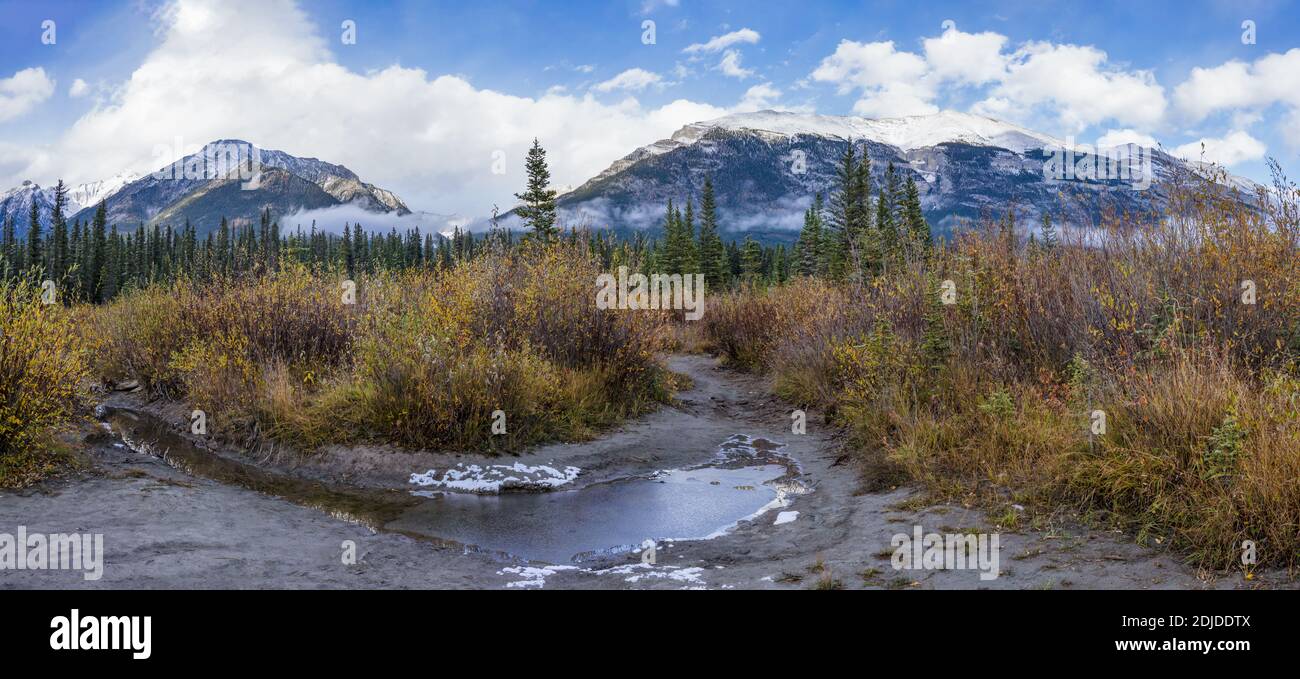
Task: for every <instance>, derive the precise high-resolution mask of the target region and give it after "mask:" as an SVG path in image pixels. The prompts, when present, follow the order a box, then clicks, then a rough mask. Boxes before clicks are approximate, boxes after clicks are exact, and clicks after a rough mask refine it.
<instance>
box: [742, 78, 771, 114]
mask: <svg viewBox="0 0 1300 679" xmlns="http://www.w3.org/2000/svg"><path fill="white" fill-rule="evenodd" d="M780 99H781V90H779V89H777V88H775V87H773V86H772V84H771V83H759V84H757V85H754V86H753V87H751V88H749V89H748V90H745V96H743V97H741V99H740V104H738V105H737V106H736V109H737V110H738V111H761V110H764V109H775V108H778V107H779V105H778V103H777V102H778V101H779V100H780Z"/></svg>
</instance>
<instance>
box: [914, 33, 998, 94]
mask: <svg viewBox="0 0 1300 679" xmlns="http://www.w3.org/2000/svg"><path fill="white" fill-rule="evenodd" d="M922 44H923V45H924V47H925V61H926V63H927V64H928V65H929V67H930V72H932V73H934V75H936V76H937V77H939V78H940V79H942V80H952V81H955V82H960V83H969V84H971V85H981V84H983V83H987V82H991V81H994V80H999V79H1001V78H1002V77H1003V76H1004V75H1005V74H1006V70H1007V58H1006V57H1005V56H1003V54H1002V48H1003V47H1004V46H1005V45H1006V44H1007V37H1006V36H1005V35H998V34H997V33H962V32H961V31H959V30H957V29H955V28H951V29H948V30H947V31H944V33H943V35H941V36H939V37H937V38H926V39H925V40H924V41H923V43H922Z"/></svg>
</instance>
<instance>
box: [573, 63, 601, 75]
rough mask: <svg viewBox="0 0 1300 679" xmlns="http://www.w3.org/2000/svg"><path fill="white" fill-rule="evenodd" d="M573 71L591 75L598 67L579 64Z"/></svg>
mask: <svg viewBox="0 0 1300 679" xmlns="http://www.w3.org/2000/svg"><path fill="white" fill-rule="evenodd" d="M573 70H575V71H577V72H579V73H591V72H592V71H594V70H596V66H595V65H594V64H579V65H577V66H574V67H573Z"/></svg>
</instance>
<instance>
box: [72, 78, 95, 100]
mask: <svg viewBox="0 0 1300 679" xmlns="http://www.w3.org/2000/svg"><path fill="white" fill-rule="evenodd" d="M89 91H90V85H87V84H86V81H85V80H82V79H81V78H77V79H76V80H73V81H72V86H70V87H69V88H68V96H69V97H72V98H74V99H75V98H77V97H84V96H85V95H86V93H87V92H89Z"/></svg>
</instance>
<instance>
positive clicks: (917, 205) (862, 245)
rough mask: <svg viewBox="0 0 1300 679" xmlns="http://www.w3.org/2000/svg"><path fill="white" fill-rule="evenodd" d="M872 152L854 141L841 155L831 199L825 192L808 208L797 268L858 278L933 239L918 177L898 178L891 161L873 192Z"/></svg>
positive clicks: (921, 252) (922, 252)
mask: <svg viewBox="0 0 1300 679" xmlns="http://www.w3.org/2000/svg"><path fill="white" fill-rule="evenodd" d="M871 194H872V187H871V158H870V157H868V156H867V155H866V153H865V152H863V154H862V156H861V159H859V158H858V156H857V154H856V152H855V151H854V148H853V146H852V145H850V146H849V148H848V149H847V150H846V151H845V152H844V154H843V155H842V156H841V157H840V163H839V168H838V170H837V171H836V186H835V191H834V192H833V193H832V194H831V197H830V200H829V205H828V204H827V201H825V200H824V199H823V197H822V195H821V194H818V195H817V196H816V198H815V199H814V200H813V204H812V206H811V207H809V208H808V211H807V212H806V213H804V225H803V230H802V231H800V233H799V241H798V242H797V243H796V244H795V248H794V249H795V252H794V259H795V260H796V261H797V264H796V267H795V269H796V272H797V273H799V274H802V275H805V276H824V277H828V278H833V279H836V280H846V279H848V280H860V279H861V278H862V277H864V276H865V277H870V276H874V275H879V274H880V273H882V272H884V271H885V270H887V269H889V268H890V267H893V266H897V265H899V264H901V263H903V262H906V261H910V260H914V259H918V258H923V257H925V256H926V254H927V253H928V252H929V250H930V247H931V245H932V244H933V241H932V237H931V235H930V225H929V224H928V223H927V222H926V220H925V215H924V214H923V213H922V212H921V195H920V191H919V190H918V189H917V187H916V182H915V181H914V180H913V179H912V178H911V177H908V178H907V181H906V182H903V181H902V180H900V179H899V176H898V172H897V171H896V170H895V169H894V164H893V163H892V162H891V163H890V164H889V166H888V167H887V168H886V170H885V173H884V179H883V181H882V182H881V185H880V186H879V187H877V189H876V195H875V199H874V200H873V199H872V197H871Z"/></svg>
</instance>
